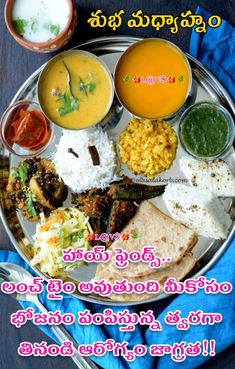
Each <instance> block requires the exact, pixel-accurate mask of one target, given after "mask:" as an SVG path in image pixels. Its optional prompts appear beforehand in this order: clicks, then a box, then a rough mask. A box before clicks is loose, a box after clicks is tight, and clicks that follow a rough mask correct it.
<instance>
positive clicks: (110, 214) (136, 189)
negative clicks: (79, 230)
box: [72, 177, 165, 234]
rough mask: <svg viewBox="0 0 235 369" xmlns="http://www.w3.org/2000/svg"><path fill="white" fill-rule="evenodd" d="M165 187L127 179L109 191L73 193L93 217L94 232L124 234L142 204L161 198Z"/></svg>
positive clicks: (77, 201)
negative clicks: (145, 201)
mask: <svg viewBox="0 0 235 369" xmlns="http://www.w3.org/2000/svg"><path fill="white" fill-rule="evenodd" d="M164 189H165V186H147V185H142V184H136V183H133V182H132V180H130V178H127V177H124V178H123V180H122V181H120V182H118V183H112V184H111V185H110V186H109V187H108V188H106V189H105V190H101V189H92V190H90V191H87V192H85V193H82V194H73V196H72V201H73V203H74V204H75V206H77V207H78V208H79V209H80V210H81V211H84V213H85V214H86V216H88V217H89V223H90V225H91V228H92V230H93V232H94V233H97V234H101V233H112V234H114V233H116V232H121V231H122V229H123V228H124V227H125V226H126V224H127V223H128V222H129V221H130V220H131V218H132V217H133V216H134V214H135V212H136V210H137V207H138V205H139V204H140V202H141V201H143V200H146V199H151V198H153V197H156V196H159V195H161V194H162V193H163V192H164Z"/></svg>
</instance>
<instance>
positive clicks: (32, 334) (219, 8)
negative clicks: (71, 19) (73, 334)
mask: <svg viewBox="0 0 235 369" xmlns="http://www.w3.org/2000/svg"><path fill="white" fill-rule="evenodd" d="M77 3H78V4H79V7H78V12H79V24H78V28H77V32H76V34H75V35H74V37H73V39H72V40H71V42H70V44H69V45H68V46H66V48H69V47H72V46H75V45H77V44H79V43H80V42H81V41H83V40H85V39H89V38H93V37H100V36H107V35H110V36H111V35H130V36H137V37H156V36H158V37H162V38H166V39H169V40H170V41H173V42H174V43H176V44H177V45H178V46H179V47H181V48H182V49H183V50H185V51H188V44H189V38H190V33H191V31H190V30H189V29H184V30H180V32H179V33H178V34H176V35H173V34H171V33H170V32H169V31H168V30H167V29H162V30H161V31H159V32H156V31H155V30H153V29H151V28H150V29H129V28H128V27H127V26H126V24H125V23H126V22H125V19H128V17H130V16H131V13H132V11H135V10H138V9H142V10H144V12H145V13H147V14H173V15H178V14H179V13H180V12H182V11H185V10H188V9H191V10H192V11H193V12H195V10H196V7H197V5H200V6H203V7H205V8H206V9H207V10H209V11H210V12H211V13H213V14H218V15H220V16H221V17H223V18H224V19H226V20H227V21H229V22H230V23H231V24H233V25H234V26H235V15H234V12H235V3H234V0H223V1H221V0H201V1H200V0H199V1H195V0H190V1H185V0H178V1H176V0H138V1H137V0H134V1H130V0H129V1H108V0H99V1H97V0H93V1H91V0H80V1H77ZM4 4H5V1H4V0H0V114H2V113H3V111H4V109H5V108H6V107H7V106H8V104H9V103H10V101H11V99H12V97H13V96H14V94H15V93H16V92H17V90H18V89H19V87H20V86H21V85H22V83H23V82H24V81H25V79H26V78H28V76H29V75H30V74H31V73H33V72H34V71H35V69H37V68H38V67H39V66H40V65H42V64H43V63H44V62H45V61H46V60H48V59H49V58H50V57H51V56H52V55H53V54H45V55H42V54H37V53H32V52H30V51H27V50H26V49H24V48H22V47H21V46H19V45H18V44H17V43H16V42H15V41H14V40H13V38H12V37H11V36H10V34H9V33H8V31H7V29H6V27H5V24H4V19H3V8H4ZM98 8H100V9H102V10H103V13H104V14H105V15H110V14H112V13H114V12H115V11H117V10H120V9H124V10H125V12H126V14H125V17H124V21H123V24H122V26H121V28H119V29H118V30H117V31H116V32H113V31H111V30H110V29H109V28H106V29H92V28H90V26H89V25H88V24H87V19H88V17H89V15H90V13H91V11H92V10H96V9H98ZM0 248H1V249H6V250H13V249H14V248H13V246H12V244H11V243H10V241H9V238H8V237H7V235H6V232H5V230H4V229H3V227H2V225H1V223H0ZM17 309H18V304H17V302H15V301H13V300H12V299H10V298H9V297H6V296H0V369H13V368H14V369H39V368H40V369H41V368H47V369H55V368H60V369H74V368H76V366H75V365H74V364H73V362H72V360H71V359H64V358H43V359H35V358H27V359H22V358H20V357H19V356H18V355H17V348H18V346H19V343H20V342H21V341H23V340H24V341H31V342H41V341H42V340H46V341H48V342H49V341H50V340H49V339H48V338H47V337H46V336H45V335H44V334H43V333H42V332H41V331H40V330H39V329H38V328H36V327H34V326H33V325H32V324H27V325H26V326H24V327H22V328H21V329H19V330H17V329H16V328H15V327H13V326H11V325H10V323H9V316H10V314H11V313H12V312H14V311H16V310H17ZM231 329H234V327H231ZM221 339H223V337H222V336H221ZM234 367H235V346H232V347H230V348H228V349H227V350H226V351H224V352H223V353H221V354H219V355H217V356H216V357H215V358H213V359H211V360H209V361H208V362H206V363H205V364H204V365H203V366H200V369H233V368H234ZM166 369H167V368H166ZM189 369H191V368H189Z"/></svg>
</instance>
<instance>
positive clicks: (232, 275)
mask: <svg viewBox="0 0 235 369" xmlns="http://www.w3.org/2000/svg"><path fill="white" fill-rule="evenodd" d="M197 12H198V13H200V14H202V15H203V16H204V17H205V18H206V17H208V14H209V13H207V12H206V11H205V10H203V9H201V8H198V9H197ZM190 53H191V54H192V55H193V56H194V57H196V58H198V59H199V60H200V61H201V62H202V63H203V64H204V65H205V66H207V68H208V69H209V70H211V71H212V72H213V73H214V74H215V75H216V76H217V78H218V79H220V81H221V83H222V84H224V86H225V88H226V89H227V90H229V92H230V94H231V96H232V97H234V96H235V81H234V79H233V75H234V71H235V33H234V28H233V27H232V26H231V25H229V24H228V23H226V22H225V21H223V23H222V25H221V26H220V27H219V28H217V29H208V31H207V33H206V34H196V33H195V32H194V31H193V32H192V37H191V42H190ZM1 261H4V262H11V263H17V264H19V265H22V266H23V267H24V268H26V269H28V270H30V268H29V266H28V265H26V263H25V262H24V261H23V260H22V259H21V257H20V256H19V255H18V254H17V253H14V252H10V251H8V252H6V251H0V262H1ZM31 272H32V271H31ZM206 277H207V278H208V279H210V278H216V279H217V280H218V281H219V282H222V281H225V280H226V281H229V282H230V283H232V284H233V286H234V285H235V239H234V240H233V242H232V243H231V244H230V246H229V247H228V249H227V250H226V251H225V253H224V255H223V256H222V257H221V259H220V260H219V261H218V262H217V263H216V265H214V267H213V268H212V269H211V270H210V271H208V272H207V273H206ZM40 299H41V301H42V303H43V304H44V305H45V306H46V308H47V309H48V310H52V311H55V310H57V309H59V310H61V311H62V312H63V313H64V312H70V313H74V314H76V313H77V312H78V311H83V310H85V309H86V308H88V309H90V310H91V311H92V312H100V311H103V309H104V306H101V305H97V304H89V303H84V302H82V301H80V300H78V299H76V298H73V297H69V296H66V297H65V298H64V299H63V301H50V300H47V298H46V296H45V293H43V294H42V295H41V296H40ZM22 305H23V307H24V308H27V307H29V306H32V305H31V304H29V303H23V304H22ZM159 306H163V303H160V302H158V303H155V304H151V305H148V309H149V308H151V309H152V310H154V309H155V308H158V307H159ZM199 309H200V310H204V312H218V313H220V314H222V315H223V321H222V322H221V323H219V324H216V325H214V326H194V327H191V328H190V329H189V330H188V331H178V330H177V329H176V328H175V327H171V326H166V325H165V323H164V316H165V315H166V313H167V311H169V310H170V311H175V310H181V311H182V317H184V316H187V315H188V313H189V312H190V310H194V311H195V310H199ZM113 310H114V312H117V311H119V310H124V308H115V307H113ZM130 310H131V311H134V310H133V309H130ZM142 310H145V308H144V306H143V308H142ZM158 319H159V321H160V322H161V324H162V327H163V331H162V332H152V331H150V330H147V331H145V332H143V331H141V330H140V328H139V327H137V328H136V330H135V331H134V332H129V333H125V332H120V331H119V328H118V327H114V326H105V327H102V328H101V327H100V326H80V325H78V323H75V324H74V325H73V326H67V330H68V331H69V332H70V334H71V335H72V336H73V337H74V338H75V340H76V341H77V342H78V343H93V342H95V341H105V340H106V339H107V338H113V339H114V340H115V341H116V342H122V341H129V343H130V348H131V347H132V346H133V345H136V344H146V345H148V346H149V345H151V344H157V343H162V344H164V343H165V344H166V343H169V344H172V343H174V342H180V341H182V340H183V341H186V342H193V343H194V342H195V341H201V340H203V339H208V340H209V339H212V338H213V339H215V340H216V341H217V342H216V353H219V352H221V351H223V350H224V349H225V348H227V347H228V346H230V345H231V344H232V343H234V342H235V330H234V323H235V292H234V291H233V292H232V293H231V294H229V295H214V296H212V295H209V296H208V295H206V294H205V293H204V292H203V291H200V292H199V293H197V294H196V295H185V294H184V295H181V296H178V297H176V298H175V299H174V300H173V301H172V302H170V303H169V305H168V306H167V307H166V308H165V309H164V310H163V311H162V313H161V314H160V315H159V316H158ZM40 328H41V329H42V330H43V331H44V332H45V333H46V334H48V335H49V336H50V337H51V338H53V339H55V337H53V335H52V333H51V331H50V328H49V327H45V326H42V327H40ZM221 338H222V339H221ZM55 340H56V339H55ZM92 359H93V360H94V361H96V362H97V363H98V364H100V365H101V366H102V367H103V368H105V369H106V368H110V367H112V369H141V368H142V367H143V368H145V369H166V368H167V369H173V368H174V369H175V368H177V367H178V366H179V365H180V369H194V368H196V367H197V366H198V365H200V364H201V363H203V362H204V361H206V360H207V359H209V357H203V356H198V357H195V358H187V359H186V361H184V362H182V363H180V364H179V363H175V362H174V361H172V360H171V359H170V358H169V356H165V357H162V358H160V359H156V360H154V358H151V357H150V356H149V355H147V356H145V357H142V358H138V359H137V360H135V361H134V362H132V363H127V362H126V361H125V360H123V359H122V358H121V359H120V358H115V357H113V356H112V355H111V354H107V355H106V356H104V357H101V358H97V357H94V358H92Z"/></svg>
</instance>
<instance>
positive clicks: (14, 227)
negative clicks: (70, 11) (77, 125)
mask: <svg viewBox="0 0 235 369" xmlns="http://www.w3.org/2000/svg"><path fill="white" fill-rule="evenodd" d="M138 40H139V39H138V38H133V37H126V36H120V37H104V38H97V39H93V40H90V41H87V42H85V43H83V44H81V45H79V46H77V47H75V49H77V48H80V49H83V50H87V51H90V52H92V53H94V54H96V55H98V56H100V57H101V58H102V59H103V60H104V61H105V62H106V64H107V65H108V67H109V68H110V70H111V72H113V71H114V68H115V65H116V62H117V60H118V58H119V57H120V55H121V54H122V53H123V52H124V51H125V50H126V48H127V47H129V46H130V45H131V44H132V43H134V42H136V41H138ZM187 57H188V59H189V62H190V65H191V68H192V73H193V91H192V93H191V96H190V98H191V100H190V101H188V104H191V103H192V102H194V101H195V102H199V101H204V100H212V101H216V102H218V103H220V104H221V105H223V106H225V107H226V108H227V109H228V110H229V112H230V113H231V115H232V117H233V119H234V121H235V108H234V105H233V101H232V99H231V98H230V96H229V95H228V93H227V92H226V90H225V89H224V88H223V87H222V85H221V84H220V83H219V82H218V81H217V79H216V78H215V77H214V76H213V75H212V74H211V73H210V72H209V71H208V70H207V69H206V68H205V67H204V66H203V65H202V64H201V63H199V62H198V61H197V60H196V59H194V58H193V57H191V56H190V55H187ZM42 69H43V66H42V67H41V68H39V69H38V70H36V71H35V72H34V73H33V74H32V75H31V76H30V77H29V78H28V79H27V80H26V81H25V83H24V84H23V85H22V86H21V88H20V89H19V91H18V92H17V94H16V95H15V96H14V98H13V100H12V102H11V103H14V102H15V101H17V100H21V99H34V100H35V99H37V94H36V85H37V80H38V77H39V74H40V72H41V70H42ZM129 119H130V115H129V113H128V112H127V111H126V110H125V109H124V111H123V112H122V114H121V115H120V119H119V122H118V124H117V126H115V127H112V126H111V127H110V129H109V132H110V134H111V135H112V136H113V137H114V138H118V135H119V133H120V132H121V131H122V130H123V129H124V128H125V126H126V125H127V122H128V120H129ZM177 123H178V122H177V118H176V122H175V124H174V129H175V130H176V131H177V129H178V124H177ZM60 135H61V129H60V128H56V130H55V136H54V139H53V141H52V143H51V145H50V147H49V148H48V149H47V151H45V153H44V155H45V156H47V157H49V158H50V157H51V156H52V154H53V151H55V145H56V144H57V143H58V140H59V137H60ZM182 155H185V153H184V151H183V149H182V148H181V147H180V145H179V148H178V150H177V156H176V160H175V161H174V163H173V165H172V167H171V168H170V170H167V171H166V172H164V173H162V174H161V178H160V180H159V182H158V184H160V182H162V183H168V182H169V181H182V182H183V181H184V180H185V179H184V176H183V174H182V173H181V172H180V169H179V166H178V159H179V158H180V157H181V156H182ZM18 161H19V158H16V157H14V156H13V155H11V154H10V153H9V152H8V151H7V150H5V149H4V148H3V147H2V148H1V151H0V200H1V210H0V212H1V218H2V221H3V224H4V227H5V229H6V231H7V233H8V235H9V237H10V239H11V241H12V243H13V244H14V246H15V248H16V250H17V251H18V252H19V254H20V255H21V257H22V258H23V259H24V260H25V261H26V262H27V263H28V264H29V265H30V258H31V256H30V251H29V249H28V245H29V244H30V243H32V235H33V234H34V232H35V227H36V225H35V224H33V223H30V222H27V221H26V220H25V219H23V217H22V216H21V214H20V213H18V212H16V211H13V210H11V209H10V208H9V203H8V201H7V197H6V191H5V187H6V184H7V180H8V174H9V169H10V167H11V166H13V165H17V163H18ZM226 161H227V162H228V163H229V165H230V167H231V169H232V170H234V169H235V165H234V163H235V153H234V148H232V149H231V150H230V152H229V154H228V155H227V157H226ZM122 171H123V173H124V174H127V175H129V176H131V177H133V178H134V179H135V180H136V181H137V182H138V181H141V178H140V176H134V175H133V174H131V173H130V172H129V171H128V170H127V169H126V168H122ZM158 178H159V177H158ZM223 202H224V206H225V208H226V209H227V210H228V211H229V213H230V215H231V217H232V220H233V225H232V227H231V230H230V232H229V235H228V238H227V239H226V240H216V241H215V240H213V239H208V238H203V237H200V238H199V242H198V243H197V245H196V246H195V247H194V249H193V255H194V256H195V257H196V259H197V264H196V266H195V267H194V269H193V270H192V271H191V272H190V274H189V275H188V276H190V277H197V276H200V275H203V274H204V273H205V272H206V271H207V270H208V269H209V268H211V267H212V265H213V264H214V263H215V262H216V261H217V260H218V259H219V257H220V256H221V255H222V253H223V252H224V251H225V249H226V248H227V247H228V245H229V243H230V241H231V239H232V238H233V236H234V234H235V199H234V200H231V199H226V200H223ZM153 203H154V204H155V205H157V206H158V207H159V208H160V209H161V210H162V211H163V212H165V213H168V212H167V209H166V208H165V206H164V203H163V201H162V199H161V198H157V199H154V200H153ZM66 204H67V205H69V204H70V202H69V200H67V202H66ZM33 269H34V271H35V272H36V273H37V274H38V275H40V276H42V277H43V278H44V279H46V280H47V279H48V278H49V277H48V276H46V275H44V274H42V273H41V272H40V270H39V269H38V268H37V267H33ZM94 273H95V267H94V266H92V265H90V266H89V267H81V268H78V269H77V270H75V271H73V272H71V273H70V274H69V278H71V279H72V280H73V281H75V282H78V281H81V280H82V281H88V280H90V279H91V278H92V277H93V276H94ZM74 295H75V296H76V297H78V298H80V299H82V300H85V301H90V302H96V303H99V304H107V305H119V306H120V305H137V304H140V303H145V302H146V301H142V302H140V301H138V302H131V303H128V302H125V303H121V302H115V301H113V300H110V299H109V298H104V297H100V296H99V297H98V296H95V295H85V294H84V295H83V294H80V293H79V292H76V293H75V294H74ZM166 297H167V295H165V294H161V295H158V296H156V297H154V298H152V299H149V300H147V302H148V303H149V302H153V301H158V300H161V299H163V298H166Z"/></svg>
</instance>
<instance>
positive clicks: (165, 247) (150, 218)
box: [94, 201, 197, 302]
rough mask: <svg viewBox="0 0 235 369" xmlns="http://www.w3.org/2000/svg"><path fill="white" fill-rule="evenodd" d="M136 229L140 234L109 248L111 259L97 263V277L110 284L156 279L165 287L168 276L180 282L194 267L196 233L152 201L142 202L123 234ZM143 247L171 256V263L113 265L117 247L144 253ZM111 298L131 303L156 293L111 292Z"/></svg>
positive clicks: (162, 256) (116, 242)
mask: <svg viewBox="0 0 235 369" xmlns="http://www.w3.org/2000/svg"><path fill="white" fill-rule="evenodd" d="M133 232H136V233H137V234H138V238H137V239H136V238H135V239H133V238H132V237H130V238H129V240H125V241H123V240H122V239H120V240H118V241H115V242H113V244H112V245H111V246H110V248H109V252H110V255H111V258H110V261H109V262H108V263H105V264H99V265H98V267H97V271H96V275H95V278H94V279H95V280H101V279H104V280H106V281H107V282H110V283H114V281H115V280H118V281H121V280H123V279H127V280H129V281H130V282H133V283H134V282H139V281H141V282H147V281H148V280H155V281H157V282H159V284H160V286H161V288H163V286H164V282H165V281H166V279H168V278H175V279H176V280H177V281H179V280H181V279H182V278H184V277H185V276H186V275H187V274H188V272H189V271H190V270H191V269H192V268H193V267H194V265H195V263H196V260H195V259H194V258H193V257H192V255H191V253H190V252H191V250H192V248H193V246H194V245H195V244H196V243H197V236H196V234H195V233H194V232H193V231H192V230H190V229H189V228H187V227H185V226H184V225H182V224H181V223H179V222H177V221H174V220H173V219H171V218H170V217H168V216H167V215H165V214H164V213H162V212H161V211H160V210H159V209H157V208H156V207H155V206H154V205H153V204H152V203H150V202H149V201H143V202H142V203H141V204H140V206H139V208H138V210H137V212H136V214H135V216H134V217H133V218H132V219H131V221H130V222H129V224H128V225H127V226H126V227H125V228H124V229H123V231H122V233H123V234H126V233H129V234H132V233H133ZM144 246H152V247H154V252H155V255H156V256H158V257H160V258H169V257H170V258H171V262H168V263H165V264H163V265H162V267H161V268H160V269H151V268H150V267H149V264H148V263H143V262H139V263H131V262H130V263H129V265H128V266H127V267H126V268H124V269H120V268H117V267H116V266H115V265H114V257H115V248H123V249H124V250H125V251H127V252H131V251H140V252H142V249H143V247H144ZM109 297H110V298H111V299H113V300H117V301H126V302H128V301H142V300H146V299H150V298H152V297H153V295H149V294H135V293H133V294H122V295H120V294H112V295H110V296H109Z"/></svg>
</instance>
